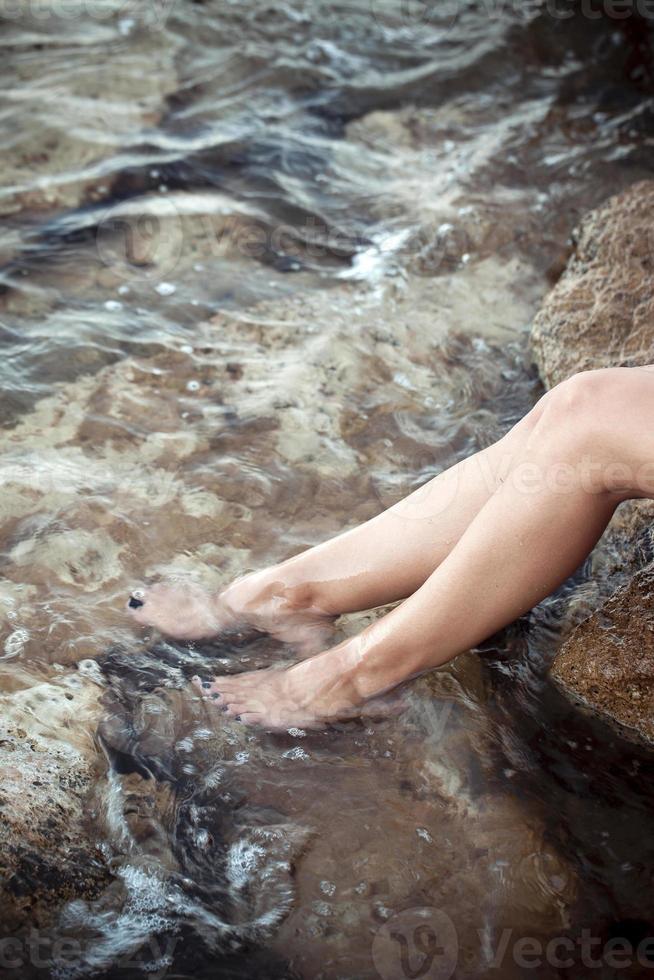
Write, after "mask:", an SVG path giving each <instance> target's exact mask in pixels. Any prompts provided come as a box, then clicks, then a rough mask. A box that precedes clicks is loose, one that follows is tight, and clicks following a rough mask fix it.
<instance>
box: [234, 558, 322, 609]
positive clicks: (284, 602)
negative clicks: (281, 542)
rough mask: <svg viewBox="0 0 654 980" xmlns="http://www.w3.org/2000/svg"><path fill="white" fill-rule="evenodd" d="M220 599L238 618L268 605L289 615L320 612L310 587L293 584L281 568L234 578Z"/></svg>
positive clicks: (313, 591) (266, 607) (303, 584)
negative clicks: (234, 580)
mask: <svg viewBox="0 0 654 980" xmlns="http://www.w3.org/2000/svg"><path fill="white" fill-rule="evenodd" d="M221 600H222V601H223V602H225V603H226V604H227V605H228V607H229V608H230V610H231V611H232V612H234V614H235V615H237V616H239V615H240V616H247V615H248V614H253V613H254V614H256V613H258V612H263V611H265V610H267V609H268V608H269V607H270V606H271V605H274V606H275V607H276V609H277V610H279V611H283V612H285V613H289V614H292V613H302V612H311V611H315V612H319V611H320V610H319V609H318V605H317V603H316V595H315V590H314V589H313V587H312V586H311V584H309V583H306V582H296V581H295V580H294V579H293V576H292V575H289V574H288V573H287V571H286V570H285V569H284V566H283V565H281V566H275V567H273V568H271V569H264V570H263V571H260V572H252V573H251V574H249V575H246V576H244V577H243V578H241V579H237V580H236V582H234V583H233V584H232V585H230V586H229V587H228V588H227V589H226V590H225V591H224V592H223V593H222V594H221Z"/></svg>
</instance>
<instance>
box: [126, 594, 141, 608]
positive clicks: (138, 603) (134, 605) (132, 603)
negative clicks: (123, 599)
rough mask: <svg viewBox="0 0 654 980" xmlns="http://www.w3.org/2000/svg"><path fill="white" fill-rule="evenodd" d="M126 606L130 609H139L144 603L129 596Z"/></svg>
mask: <svg viewBox="0 0 654 980" xmlns="http://www.w3.org/2000/svg"><path fill="white" fill-rule="evenodd" d="M127 605H128V606H129V608H130V609H140V608H141V606H142V605H144V603H142V602H141V600H140V599H137V598H136V596H134V595H131V596H130V597H129V602H128V603H127Z"/></svg>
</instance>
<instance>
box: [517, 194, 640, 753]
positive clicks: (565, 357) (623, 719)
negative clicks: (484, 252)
mask: <svg viewBox="0 0 654 980" xmlns="http://www.w3.org/2000/svg"><path fill="white" fill-rule="evenodd" d="M653 220H654V182H652V181H643V182H641V183H638V184H634V185H633V186H632V187H630V188H629V189H628V190H627V191H625V192H624V193H622V194H618V195H617V196H615V197H613V198H611V199H610V200H609V201H608V202H607V203H606V204H604V205H603V206H602V207H600V208H597V209H596V210H595V211H592V212H591V213H590V214H588V215H587V216H586V217H585V218H584V219H583V221H582V223H581V226H580V228H579V230H578V232H577V233H576V236H575V238H576V244H575V251H574V254H573V255H572V257H571V259H570V261H569V263H568V266H567V269H566V270H565V272H564V273H563V275H562V277H561V279H560V280H559V282H558V283H557V284H556V286H555V287H554V288H553V289H552V291H551V292H550V293H549V295H548V296H547V297H546V299H545V301H544V303H543V306H542V308H541V310H540V312H539V313H538V314H537V316H536V318H535V320H534V326H533V330H532V348H533V353H534V356H535V359H536V362H537V364H538V367H539V370H540V373H541V376H542V378H543V380H544V382H545V383H546V384H547V385H548V386H552V385H555V384H558V383H559V382H560V381H563V380H564V379H565V378H567V377H569V376H570V375H571V374H574V373H575V372H577V371H583V370H588V369H592V368H601V367H610V366H618V365H626V366H635V365H638V364H643V363H648V362H651V361H652V359H653V358H654V353H653V347H654V265H653V263H652V257H651V252H652V250H651V228H652V222H653ZM653 518H654V503H652V501H644V500H639V501H629V502H628V503H626V504H623V505H621V506H620V508H619V509H618V511H617V512H616V515H615V517H614V518H613V520H612V521H611V523H610V525H609V527H608V529H607V531H606V533H605V535H604V537H603V539H602V542H601V543H600V545H599V546H598V548H597V549H596V550H595V552H594V553H593V556H592V559H591V573H592V577H593V585H594V590H593V595H592V597H591V602H590V604H589V605H586V608H585V610H584V609H581V610H580V609H579V608H576V606H577V605H578V604H577V603H575V600H574V599H573V601H572V603H571V607H574V608H572V616H573V618H574V619H575V620H576V621H578V620H579V619H580V618H582V617H580V612H581V613H582V614H583V612H586V614H588V613H590V615H587V618H585V619H584V620H583V621H582V622H581V623H580V625H579V626H578V627H577V628H576V629H575V630H574V631H573V632H572V634H571V635H570V637H569V638H568V640H567V641H566V642H565V644H564V645H563V647H562V649H561V651H560V653H559V654H558V656H557V659H556V662H555V664H554V667H553V669H552V677H553V678H554V680H555V681H556V682H557V684H559V685H560V686H562V687H563V688H564V689H565V690H566V691H567V692H568V693H569V694H570V695H571V696H572V697H573V698H574V699H575V700H577V701H580V702H582V703H584V704H586V705H588V706H590V707H591V708H593V709H594V710H596V711H598V712H599V713H600V714H601V715H603V716H604V717H606V718H608V719H610V720H612V721H613V722H617V723H618V724H620V725H622V726H626V730H627V732H630V733H631V734H632V735H633V734H634V733H638V734H639V735H640V736H643V737H645V738H647V739H654V724H653V723H652V706H653V703H654V691H653V690H652V682H653V680H654V641H653V639H652V637H653V635H654V634H653V630H654V616H653V615H652V613H651V611H650V610H649V609H648V603H649V601H650V599H649V597H650V595H651V587H652V581H653V576H654V569H653V566H652V564H651V562H652V557H653V554H652V519H653ZM616 589H617V590H618V591H616ZM607 597H608V598H607ZM602 600H605V601H604V605H602Z"/></svg>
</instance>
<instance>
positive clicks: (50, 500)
mask: <svg viewBox="0 0 654 980" xmlns="http://www.w3.org/2000/svg"><path fill="white" fill-rule="evenodd" d="M1 9H2V12H3V14H4V19H3V24H2V26H3V28H4V29H3V31H2V39H1V43H2V44H3V46H4V57H3V67H2V75H3V82H4V85H3V88H4V94H5V100H4V108H3V112H2V115H1V116H0V128H1V129H2V137H3V140H2V142H3V146H4V147H5V154H4V173H3V176H4V180H3V185H4V189H3V190H2V192H0V209H1V210H2V213H3V214H4V223H3V228H2V231H1V232H0V255H1V256H2V258H3V267H2V280H1V281H2V286H3V289H2V295H1V296H0V302H1V303H2V320H1V327H2V343H3V352H4V358H3V362H2V367H1V370H2V380H3V397H2V401H1V403H0V415H1V418H2V421H3V425H4V428H3V432H2V437H1V438H2V444H3V445H2V449H3V459H2V464H1V469H0V475H1V478H2V486H3V497H2V505H1V506H2V523H3V527H2V531H3V546H2V563H3V579H2V584H1V589H0V600H1V602H2V606H3V611H4V616H5V622H4V635H3V637H2V645H3V646H2V650H3V652H2V654H0V657H1V659H2V662H1V663H0V679H1V682H2V686H3V688H4V689H6V690H10V691H23V692H26V691H28V689H30V688H32V687H33V686H34V685H35V684H36V683H37V682H42V681H44V680H51V679H57V678H60V677H61V676H63V675H65V673H66V671H70V670H73V669H75V666H76V665H79V664H82V665H83V670H84V671H86V672H87V674H89V672H90V674H89V676H95V675H93V670H94V668H93V666H92V665H89V661H93V660H95V661H97V662H98V664H99V665H100V668H101V671H102V678H101V683H102V685H103V688H104V690H103V705H102V712H101V717H100V720H99V722H98V720H97V715H96V716H94V715H92V714H91V718H92V721H89V722H88V724H87V726H86V728H87V729H88V731H92V733H93V734H94V735H96V737H97V744H98V746H99V747H100V749H101V750H102V757H103V758H104V759H106V765H105V769H106V771H104V772H103V774H102V776H101V778H99V780H98V785H97V787H96V792H95V798H94V801H93V806H92V807H91V809H90V811H89V822H90V825H91V827H92V833H93V834H94V836H95V838H96V839H97V841H98V844H99V845H100V846H101V848H102V850H103V853H104V855H105V857H106V858H107V860H109V861H111V862H112V868H113V869H114V871H115V874H116V880H115V882H114V884H113V885H112V886H111V887H110V888H109V889H108V891H107V892H106V893H105V894H103V895H102V896H101V898H100V899H99V900H98V901H97V902H95V903H72V904H71V905H70V906H68V907H67V908H66V909H65V910H64V913H63V915H62V919H61V922H60V924H59V925H58V927H57V929H58V934H61V935H67V936H73V937H76V938H78V939H80V940H81V941H82V942H83V944H84V951H85V955H84V957H83V959H82V961H81V963H79V964H78V965H77V967H74V968H73V967H70V966H66V965H65V964H64V963H62V962H59V963H55V964H51V965H50V967H48V968H47V972H50V973H53V975H57V976H61V977H64V976H74V975H78V974H81V975H91V974H94V975H103V974H104V975H108V976H139V975H144V974H146V973H151V974H152V973H155V974H156V973H157V971H159V970H160V971H162V972H163V971H165V970H167V971H168V975H169V976H171V977H189V976H194V977H209V976H216V975H219V976H225V977H255V976H256V977H259V976H260V977H266V978H272V977H280V978H281V977H289V978H291V977H293V978H295V977H301V978H323V980H331V978H345V977H356V978H357V980H364V978H368V977H370V978H373V977H378V976H381V977H382V978H385V977H392V978H395V977H397V976H401V975H405V976H409V975H411V971H412V970H413V971H414V973H413V975H416V973H415V970H416V969H417V970H418V973H417V975H421V976H428V977H432V976H438V977H446V976H449V975H450V974H452V972H453V970H454V966H453V963H451V962H450V959H451V957H452V955H453V949H454V947H455V946H456V945H457V944H458V965H457V967H456V972H455V973H454V974H453V975H456V976H457V977H458V976H461V977H487V976H497V977H498V978H514V977H515V978H517V977H522V976H524V975H525V972H528V975H532V976H537V977H551V976H561V977H575V978H576V977H578V976H581V975H585V973H584V971H585V970H588V969H589V970H591V973H592V974H593V975H601V976H603V977H604V976H606V977H609V976H613V975H614V972H612V969H613V968H612V966H611V964H610V962H607V961H606V958H605V959H604V960H602V963H601V965H600V967H599V968H591V967H588V965H587V964H586V963H585V962H584V961H583V960H582V959H581V955H582V954H581V951H580V950H581V947H579V946H578V947H576V953H575V956H574V958H573V963H572V965H569V966H564V965H560V963H559V962H558V961H557V960H556V959H555V958H554V959H553V957H552V956H550V957H549V961H544V962H543V963H542V964H541V965H537V966H536V967H535V968H532V967H531V966H530V967H526V966H525V965H524V963H523V962H522V961H521V960H520V959H519V956H518V954H517V953H516V952H515V948H516V947H515V943H516V942H517V940H519V939H524V938H527V937H534V938H535V939H536V940H539V941H547V940H549V939H551V938H552V937H562V938H571V939H573V940H577V939H579V937H581V936H582V933H583V930H584V929H587V930H590V933H591V935H592V937H593V939H597V941H598V942H601V944H602V948H603V944H604V943H605V942H606V941H607V940H608V939H610V938H621V937H622V938H626V939H628V940H629V941H631V942H632V943H634V944H635V945H637V943H638V942H639V941H640V939H641V938H642V937H643V936H646V935H650V934H652V932H651V929H650V921H651V917H652V915H653V914H654V908H653V905H652V900H651V898H650V894H651V875H652V870H653V859H654V852H653V848H652V845H651V844H650V843H649V835H648V830H649V827H650V820H649V810H650V806H651V802H652V800H651V793H650V791H649V790H648V783H649V782H650V781H649V780H648V779H647V775H648V774H649V773H650V770H651V757H650V755H649V754H648V753H647V752H646V751H645V750H641V749H638V748H636V747H634V746H629V745H626V744H624V743H622V742H621V741H620V740H619V739H617V738H614V737H612V736H610V735H607V733H606V731H605V730H604V729H602V727H601V726H599V725H598V724H597V723H596V722H593V721H592V720H588V719H584V718H582V717H580V716H579V715H578V714H577V713H575V712H573V711H572V709H571V708H570V706H569V705H567V703H565V702H563V700H562V699H561V698H560V696H559V695H558V694H557V693H556V692H555V691H554V690H553V689H552V688H551V687H550V685H549V683H548V681H547V679H546V676H545V673H546V668H547V665H548V664H549V663H550V661H551V659H552V657H553V655H554V652H555V650H556V645H557V642H558V640H559V638H560V636H561V633H562V631H563V630H565V629H568V628H569V627H570V625H571V624H572V622H573V621H574V617H575V616H579V615H580V610H584V609H592V608H593V606H594V605H595V604H596V603H597V602H598V601H599V599H600V598H601V595H602V585H601V581H600V584H599V585H596V584H593V583H592V582H587V581H585V578H584V574H583V572H582V573H581V574H580V575H579V576H578V578H577V579H576V580H575V581H574V582H571V583H570V584H569V586H567V587H566V588H565V589H563V590H561V594H560V595H558V596H557V597H555V598H554V599H552V600H550V601H548V602H546V603H543V604H542V605H541V607H539V609H537V610H536V611H535V612H534V613H533V614H532V615H531V616H529V617H526V618H525V619H524V621H521V622H520V623H519V624H516V625H515V626H514V627H512V628H511V629H510V630H508V631H507V632H506V634H503V635H502V636H500V637H496V638H494V640H493V641H492V642H489V644H488V645H487V647H485V648H484V650H483V652H482V653H481V654H480V653H470V654H467V655H465V656H464V657H462V658H460V659H459V660H458V661H457V662H456V663H455V664H453V665H451V666H449V667H447V668H445V669H444V670H442V671H440V672H438V674H435V675H433V676H432V677H431V678H428V679H423V680H421V681H419V682H416V683H415V684H414V685H413V687H412V689H411V693H410V704H409V707H408V709H407V710H406V711H405V712H404V713H403V714H402V715H401V716H399V717H397V718H393V719H387V720H385V721H380V722H375V723H372V724H363V723H351V724H348V725H344V726H342V727H341V728H339V729H336V730H334V731H330V732H329V733H317V734H311V733H302V732H295V733H289V734H288V735H284V736H280V735H276V736H271V735H266V734H261V733H258V732H250V731H243V730H242V728H239V727H238V726H237V725H235V724H234V725H230V724H226V723H224V722H223V721H222V719H221V718H220V717H216V716H215V715H213V714H211V713H210V712H209V713H208V712H207V709H206V707H205V706H204V704H202V703H200V702H199V701H198V699H196V698H195V697H194V695H193V694H192V693H191V691H190V689H189V686H188V678H189V677H190V676H191V675H192V674H194V673H201V674H205V673H206V674H207V675H208V674H209V673H211V672H214V673H215V672H216V671H217V670H222V671H235V670H241V669H244V668H246V667H247V668H252V667H253V666H259V665H261V666H263V665H265V664H268V663H270V662H271V660H272V659H273V658H278V657H284V658H287V659H288V658H290V657H292V651H290V650H285V649H283V648H280V647H279V646H278V645H276V644H274V643H272V642H271V641H269V640H267V639H265V638H260V639H258V640H256V641H255V642H248V641H246V640H245V639H243V638H240V639H239V638H236V639H232V640H229V641H225V642H221V643H218V642H217V643H216V644H213V645H208V646H200V647H198V648H184V647H178V646H174V645H171V644H166V643H164V642H162V641H161V640H160V638H157V637H154V636H149V635H146V636H142V635H137V634H136V633H135V631H134V630H132V629H131V628H130V626H129V624H128V623H127V622H126V619H125V615H124V612H123V603H124V600H125V597H126V595H127V593H128V591H129V589H130V588H131V587H133V586H134V584H136V583H139V582H141V581H143V580H151V579H154V578H156V577H158V576H159V575H170V574H173V575H176V576H178V577H180V578H189V579H192V580H194V581H200V582H203V583H205V584H207V585H210V586H217V585H220V584H221V583H225V582H227V581H229V579H230V578H232V577H233V576H235V575H237V574H240V573H242V572H243V571H245V570H246V569H248V568H252V567H257V566H260V565H262V564H264V563H268V562H271V561H274V560H277V559H279V558H280V557H283V556H286V555H289V554H291V553H294V552H296V551H298V550H300V549H301V548H303V547H305V546H307V545H310V544H312V543H314V542H317V541H320V540H323V539H324V538H325V537H327V536H328V535H330V534H332V533H334V532H335V531H337V530H339V529H341V528H342V527H343V526H344V525H349V524H354V523H356V522H358V521H361V520H364V519H366V518H367V517H369V516H371V515H373V514H374V513H376V512H378V511H379V510H380V509H381V508H382V507H384V506H387V505H388V504H390V503H392V502H394V501H395V500H397V499H398V498H399V497H400V496H402V495H403V494H404V493H406V492H407V491H409V490H411V489H412V488H414V487H416V486H418V485H420V484H421V483H422V482H424V481H425V480H426V479H428V478H429V477H430V476H431V475H433V474H434V473H436V472H438V471H439V470H440V469H441V468H443V467H445V466H448V465H450V464H451V463H453V462H454V461H456V460H457V459H460V458H461V457H462V456H464V455H466V454H468V453H470V452H471V451H474V450H475V449H478V448H481V447H483V446H485V445H487V444H488V443H489V442H490V441H492V440H493V439H495V438H497V436H498V435H499V434H501V433H502V432H503V431H505V430H506V428H507V427H508V426H509V425H510V424H511V423H512V422H514V421H515V420H516V419H517V418H519V417H520V416H521V415H522V414H524V412H525V411H526V410H527V409H528V408H529V407H530V405H531V404H533V402H534V400H535V399H536V398H537V397H538V395H539V393H540V388H539V383H538V381H537V378H536V376H535V372H534V370H533V368H532V367H531V365H530V361H529V353H528V335H527V328H528V325H529V322H530V319H531V317H532V315H533V313H534V311H535V309H536V308H537V305H538V302H539V300H540V298H541V297H542V295H543V294H544V292H545V291H546V289H547V288H548V285H549V283H550V282H551V281H552V280H553V279H554V278H555V277H556V275H557V274H558V272H559V271H560V269H561V267H562V265H563V263H564V262H565V258H566V255H567V253H568V251H569V247H570V233H571V230H572V228H573V227H574V225H575V223H576V220H577V218H578V216H579V215H580V214H581V213H583V212H584V211H585V210H587V209H588V208H589V207H592V206H593V205H595V204H596V203H598V202H599V201H601V200H603V199H604V198H606V197H607V196H608V195H609V194H610V193H613V192H614V191H615V190H617V189H619V188H621V187H625V186H627V185H629V184H630V183H632V182H633V181H634V180H637V179H640V178H641V177H644V176H649V175H651V172H652V169H653V166H652V154H651V140H652V128H653V127H652V102H651V98H650V97H649V96H648V94H647V93H648V85H649V84H650V82H651V66H650V64H649V63H648V61H647V59H646V58H645V57H644V54H643V50H642V49H641V47H639V43H640V41H639V37H640V36H639V35H638V32H637V31H636V30H634V23H633V22H632V21H629V22H628V23H627V22H611V21H610V20H608V19H607V18H604V19H600V20H594V19H593V20H587V19H585V18H583V17H581V16H578V17H576V18H574V19H573V20H572V21H569V20H557V19H556V18H554V17H552V16H549V15H547V14H545V13H541V14H538V12H535V11H532V12H531V13H530V14H529V15H526V14H524V13H520V11H519V10H518V9H517V6H516V8H515V9H514V7H513V6H511V5H508V4H507V5H504V6H500V5H495V6H492V5H483V4H481V5H478V4H472V3H460V4H456V5H452V6H450V7H441V8H439V13H438V15H436V14H435V13H434V12H433V11H426V8H424V7H422V6H420V5H415V6H413V5H411V4H405V3H399V2H397V3H396V2H390V0H388V2H382V0H379V2H377V0H370V2H368V0H352V2H350V3H348V4H335V3H332V4H326V3H320V2H312V3H303V4H300V3H299V2H298V3H287V4H283V5H278V6H276V7H272V6H268V5H266V4H264V3H261V2H258V3H254V2H249V0H245V2H239V3H222V4H218V3H212V2H207V3H191V2H182V0H178V2H177V3H171V4H166V3H160V4H155V3H154V0H152V2H151V3H145V4H142V5H140V6H138V7H137V6H136V5H135V4H130V3H119V2H115V3H111V2H108V3H106V4H100V3H98V4H91V3H90V2H88V3H82V2H81V0H80V2H79V3H77V4H73V3H72V2H71V3H69V4H61V5H59V6H57V5H56V4H54V3H53V4H46V3H45V2H36V0H34V2H33V3H32V4H31V5H27V4H25V5H22V6H21V5H17V4H14V5H12V6H11V7H9V5H3V6H2V8H1ZM489 11H490V13H489ZM255 304H256V305H255ZM600 565H601V562H600ZM571 596H572V597H573V598H574V599H575V603H574V610H576V611H571V608H569V607H568V601H567V600H568V599H569V598H570V597H571ZM366 621H367V617H366V616H365V615H362V616H357V617H349V618H348V621H347V622H344V623H341V624H340V626H339V628H340V630H341V631H353V630H356V629H360V628H361V627H362V625H363V624H364V623H365V622H366ZM34 697H35V698H36V703H38V695H36V694H35V695H34ZM39 710H40V717H41V723H42V724H43V725H45V726H46V727H47V725H48V724H51V726H52V730H53V731H57V730H58V729H57V725H58V717H59V716H58V715H57V714H56V712H54V710H53V709H49V708H48V706H47V704H46V703H45V702H43V703H42V704H41V705H40V709H39ZM49 711H51V714H49V713H48V712H49ZM81 727H82V728H84V725H83V724H82V725H81ZM96 729H97V732H96ZM88 731H87V734H88ZM72 737H73V736H72V735H71V738H72ZM75 737H76V738H79V737H80V734H79V732H78V733H76V735H75ZM421 908H427V909H429V910H431V911H430V912H429V913H428V915H427V918H426V920H424V919H423V918H421V915H420V913H419V912H417V911H416V910H417V909H421ZM402 914H404V917H402ZM443 915H447V916H449V918H450V920H451V921H452V922H453V923H454V926H453V928H454V930H455V932H456V942H454V940H452V936H451V935H450V934H449V933H448V932H447V929H448V927H447V921H446V920H445V925H444V924H443V923H444V920H443V918H442V917H443ZM396 916H400V918H395V917H396ZM424 921H427V923H428V924H429V923H431V927H433V929H434V930H435V931H436V932H438V933H439V934H440V935H444V936H445V937H446V939H445V940H443V944H444V945H443V947H439V949H441V952H440V953H438V955H437V956H436V954H435V953H434V951H433V950H432V953H433V955H432V958H431V960H429V962H427V960H425V964H426V968H425V969H421V968H420V962H421V961H419V960H417V959H416V957H417V956H418V954H419V953H420V951H421V946H420V936H421V935H422V934H420V933H419V932H416V930H417V929H418V927H419V926H420V925H421V924H424ZM504 929H510V930H513V931H512V933H511V934H510V936H509V939H508V940H507V943H508V945H507V948H506V950H505V951H504V953H502V954H501V955H499V954H497V949H498V944H499V943H500V940H501V938H502V935H503V930H504ZM391 934H393V935H395V936H396V937H397V936H400V937H404V939H405V941H406V943H407V944H408V946H409V952H410V955H411V957H413V958H412V959H410V960H409V961H406V962H405V966H406V964H407V963H408V966H407V969H408V970H409V972H406V969H404V968H403V967H402V963H401V957H400V953H401V947H402V942H401V940H398V939H397V938H395V939H393V938H392V936H391ZM430 935H431V933H430ZM389 936H390V937H391V938H388V937H389ZM448 936H449V938H448ZM423 939H424V936H423ZM414 941H415V943H416V944H417V945H415V946H413V945H411V944H412V943H414ZM594 948H597V944H596V945H595V947H594ZM430 949H431V947H430V946H429V943H427V946H425V948H424V950H423V952H424V953H425V955H427V956H429V950H430ZM507 950H508V951H507ZM454 952H456V949H454ZM434 957H435V958H434ZM448 957H450V959H448ZM563 959H564V960H565V956H564V955H563ZM416 962H418V967H416V966H415V963H416ZM532 962H533V961H532ZM402 969H404V973H403V974H402V973H401V972H399V971H400V970H402ZM448 970H449V973H448ZM638 970H641V972H642V971H643V970H645V971H646V972H647V967H643V966H642V965H641V966H640V967H634V968H633V969H632V970H631V972H630V973H625V972H624V971H621V972H620V975H633V976H638V975H639V973H638Z"/></svg>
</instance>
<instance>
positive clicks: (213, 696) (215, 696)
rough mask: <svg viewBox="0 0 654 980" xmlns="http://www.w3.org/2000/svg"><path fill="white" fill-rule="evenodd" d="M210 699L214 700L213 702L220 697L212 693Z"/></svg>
mask: <svg viewBox="0 0 654 980" xmlns="http://www.w3.org/2000/svg"><path fill="white" fill-rule="evenodd" d="M211 697H212V698H213V699H214V701H217V700H218V698H219V697H220V694H216V693H215V692H214V693H213V694H212V695H211Z"/></svg>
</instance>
